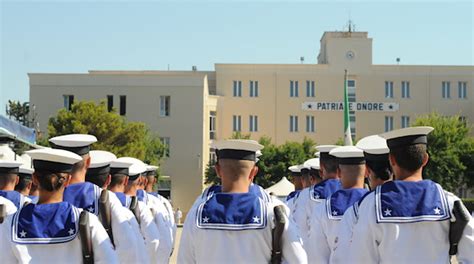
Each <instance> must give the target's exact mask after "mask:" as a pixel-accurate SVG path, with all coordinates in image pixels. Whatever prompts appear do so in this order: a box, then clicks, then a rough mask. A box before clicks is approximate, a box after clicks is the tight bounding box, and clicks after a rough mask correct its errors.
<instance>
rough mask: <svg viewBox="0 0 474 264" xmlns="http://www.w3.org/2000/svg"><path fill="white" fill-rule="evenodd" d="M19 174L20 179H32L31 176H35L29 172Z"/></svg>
mask: <svg viewBox="0 0 474 264" xmlns="http://www.w3.org/2000/svg"><path fill="white" fill-rule="evenodd" d="M18 176H19V177H20V179H27V180H31V178H33V175H31V174H29V173H18Z"/></svg>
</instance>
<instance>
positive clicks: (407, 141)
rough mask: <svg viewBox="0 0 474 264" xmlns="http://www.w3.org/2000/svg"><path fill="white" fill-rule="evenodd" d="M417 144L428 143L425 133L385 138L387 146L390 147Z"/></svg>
mask: <svg viewBox="0 0 474 264" xmlns="http://www.w3.org/2000/svg"><path fill="white" fill-rule="evenodd" d="M417 144H424V145H426V144H428V137H427V136H426V135H414V136H405V137H398V138H392V139H387V146H388V148H390V149H391V148H397V147H403V146H411V145H417Z"/></svg>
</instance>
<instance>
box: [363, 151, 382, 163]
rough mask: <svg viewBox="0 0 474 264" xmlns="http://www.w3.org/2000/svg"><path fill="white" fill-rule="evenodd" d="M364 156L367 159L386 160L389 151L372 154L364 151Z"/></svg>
mask: <svg viewBox="0 0 474 264" xmlns="http://www.w3.org/2000/svg"><path fill="white" fill-rule="evenodd" d="M364 157H365V159H366V160H367V161H369V160H370V161H385V160H388V153H385V154H370V153H367V152H364Z"/></svg>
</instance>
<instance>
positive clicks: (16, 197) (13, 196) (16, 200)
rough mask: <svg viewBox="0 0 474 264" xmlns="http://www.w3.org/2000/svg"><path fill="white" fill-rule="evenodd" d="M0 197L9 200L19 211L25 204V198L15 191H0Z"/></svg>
mask: <svg viewBox="0 0 474 264" xmlns="http://www.w3.org/2000/svg"><path fill="white" fill-rule="evenodd" d="M0 196H3V197H4V198H5V199H8V200H10V201H11V202H12V203H13V204H14V205H15V206H16V209H20V208H21V207H22V206H23V204H24V203H25V198H24V197H23V195H22V194H21V193H19V192H17V191H0Z"/></svg>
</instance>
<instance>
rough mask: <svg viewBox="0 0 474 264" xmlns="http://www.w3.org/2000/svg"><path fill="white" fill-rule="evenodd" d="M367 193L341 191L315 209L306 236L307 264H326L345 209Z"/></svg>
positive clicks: (351, 190) (360, 190)
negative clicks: (309, 263) (311, 263)
mask: <svg viewBox="0 0 474 264" xmlns="http://www.w3.org/2000/svg"><path fill="white" fill-rule="evenodd" d="M366 192H367V190H366V189H359V188H353V189H341V190H338V191H336V192H335V193H333V194H332V195H331V196H329V198H327V199H326V200H325V202H324V203H320V204H319V205H317V206H316V207H315V210H314V211H313V215H312V217H311V230H310V233H309V236H308V245H307V247H305V249H306V251H307V253H308V262H314V263H328V262H329V259H330V256H331V249H332V248H333V247H334V241H335V239H336V235H337V232H338V226H339V225H340V223H341V219H342V216H343V214H344V212H345V211H346V209H347V208H349V207H351V206H352V205H353V204H354V203H356V202H357V201H358V200H359V199H360V198H361V197H363V195H364V194H365V193H366Z"/></svg>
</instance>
